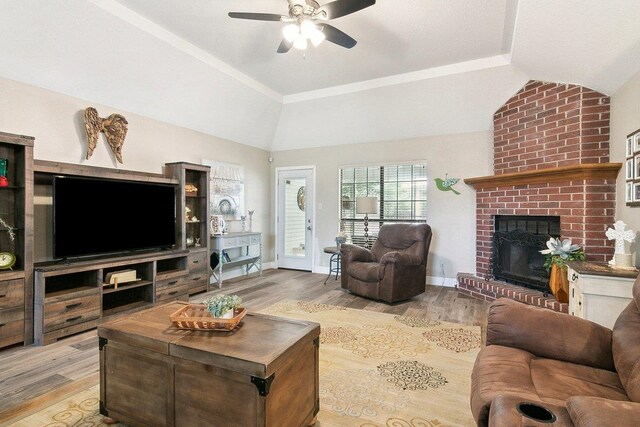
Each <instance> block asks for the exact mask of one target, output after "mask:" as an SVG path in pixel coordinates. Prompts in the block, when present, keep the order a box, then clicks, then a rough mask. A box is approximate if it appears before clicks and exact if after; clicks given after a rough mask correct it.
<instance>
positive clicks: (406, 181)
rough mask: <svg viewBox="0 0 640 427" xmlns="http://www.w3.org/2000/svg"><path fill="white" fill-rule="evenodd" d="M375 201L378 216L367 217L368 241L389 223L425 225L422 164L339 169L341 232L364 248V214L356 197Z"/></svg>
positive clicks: (425, 204)
mask: <svg viewBox="0 0 640 427" xmlns="http://www.w3.org/2000/svg"><path fill="white" fill-rule="evenodd" d="M360 196H370V197H377V198H378V213H377V214H369V232H368V233H369V240H370V241H371V240H374V239H375V237H376V236H377V235H378V230H379V229H380V226H381V225H382V224H384V223H392V222H410V223H414V222H427V165H426V164H424V163H416V164H400V165H379V166H359V167H344V168H341V169H340V200H339V204H340V230H341V231H346V232H347V234H348V235H349V237H350V238H351V241H352V242H353V243H354V244H357V245H363V244H364V242H365V238H364V214H357V213H356V197H360Z"/></svg>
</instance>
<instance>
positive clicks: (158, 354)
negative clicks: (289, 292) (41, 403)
mask: <svg viewBox="0 0 640 427" xmlns="http://www.w3.org/2000/svg"><path fill="white" fill-rule="evenodd" d="M183 306H184V303H180V302H173V303H170V304H166V305H163V306H159V307H156V308H153V309H150V310H145V311H142V312H139V313H136V314H133V315H130V316H128V317H126V318H121V319H119V320H115V321H113V322H110V323H105V324H102V325H100V326H99V327H98V337H99V346H100V413H101V414H103V415H105V416H108V417H111V418H113V419H115V420H118V421H122V422H124V423H126V424H128V425H146V426H165V427H174V426H202V425H211V426H261V427H264V426H291V427H298V426H308V425H312V424H313V423H314V422H315V417H316V414H317V412H318V410H319V406H320V401H319V392H318V390H319V389H318V367H319V359H318V347H319V336H320V325H319V324H318V323H314V322H307V321H300V320H292V319H285V318H281V317H274V316H267V315H262V314H254V313H248V314H247V315H246V316H245V318H244V319H243V320H242V322H241V323H240V324H239V326H238V327H237V328H236V329H235V330H234V331H231V332H227V331H224V332H218V331H190V330H183V329H177V328H176V327H175V326H173V325H172V323H171V321H170V320H169V316H170V315H171V314H172V313H174V312H175V311H177V310H178V309H180V308H181V307H183Z"/></svg>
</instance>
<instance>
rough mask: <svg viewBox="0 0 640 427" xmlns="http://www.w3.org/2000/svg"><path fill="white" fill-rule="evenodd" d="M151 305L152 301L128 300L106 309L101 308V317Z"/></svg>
mask: <svg viewBox="0 0 640 427" xmlns="http://www.w3.org/2000/svg"><path fill="white" fill-rule="evenodd" d="M151 306H153V303H152V302H148V301H134V302H130V303H128V304H122V305H117V306H114V307H112V308H109V309H106V310H105V309H103V310H102V317H109V316H113V315H115V314H118V313H124V312H128V311H133V310H136V309H141V308H145V307H151Z"/></svg>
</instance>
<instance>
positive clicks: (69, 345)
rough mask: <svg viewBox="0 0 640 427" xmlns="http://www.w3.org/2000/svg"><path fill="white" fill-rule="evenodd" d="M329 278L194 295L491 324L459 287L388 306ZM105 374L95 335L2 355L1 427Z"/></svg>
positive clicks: (248, 280) (240, 284)
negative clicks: (295, 302) (306, 303)
mask: <svg viewBox="0 0 640 427" xmlns="http://www.w3.org/2000/svg"><path fill="white" fill-rule="evenodd" d="M325 278H326V275H323V274H313V273H308V272H301V271H295V270H282V269H281V270H266V271H265V272H264V273H263V275H262V276H258V275H257V273H255V274H252V275H250V276H248V277H240V278H236V279H231V280H225V281H224V283H223V289H216V290H214V291H212V292H209V293H202V294H199V295H194V296H193V297H192V298H191V301H193V302H200V301H202V300H203V299H204V298H207V297H208V296H210V295H215V294H219V293H225V294H237V295H239V296H240V297H241V298H242V300H243V305H244V306H246V307H247V308H249V309H250V310H261V309H264V308H266V307H269V306H270V305H272V304H275V303H277V302H279V301H281V300H284V299H294V300H299V301H309V302H316V303H324V304H330V305H337V306H343V307H350V308H356V309H362V310H371V311H378V312H383V313H390V314H396V315H407V316H413V317H429V318H432V319H438V320H443V321H448V322H456V323H464V324H473V325H478V326H481V327H482V331H483V336H484V332H485V330H486V324H487V308H488V303H486V302H484V301H479V300H476V299H474V298H470V297H468V296H466V295H462V294H459V293H458V292H457V290H456V289H455V288H447V287H442V286H431V285H427V288H426V292H425V293H424V294H422V295H420V296H418V297H414V298H412V299H411V300H409V301H405V302H402V303H398V304H394V305H388V304H384V303H380V302H375V301H371V300H368V299H365V298H361V297H358V296H355V295H352V294H350V293H348V292H346V291H344V290H343V289H342V288H340V281H339V280H337V281H336V280H333V278H331V279H329V280H328V281H327V284H326V285H323V282H324V280H325ZM98 372H99V362H98V339H97V335H96V331H95V329H94V330H91V331H87V332H84V333H81V334H77V335H74V336H71V337H67V338H64V339H62V340H60V341H59V342H56V343H54V344H50V345H48V346H44V347H42V346H33V345H32V346H28V347H12V348H9V349H5V350H2V351H0V425H9V423H10V422H11V420H16V419H19V418H23V417H24V416H26V415H29V414H31V413H34V412H37V411H38V410H40V409H41V408H43V407H46V406H49V405H51V404H53V403H55V402H57V401H60V400H62V399H65V398H66V397H68V396H71V395H73V394H75V393H77V392H79V391H81V390H84V389H86V388H87V387H89V386H90V385H92V384H97V383H98V381H99V379H98Z"/></svg>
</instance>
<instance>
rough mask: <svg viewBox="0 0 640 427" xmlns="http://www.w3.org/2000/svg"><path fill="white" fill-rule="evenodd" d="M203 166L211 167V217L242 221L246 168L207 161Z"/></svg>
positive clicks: (204, 161) (203, 161) (204, 160)
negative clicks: (216, 216)
mask: <svg viewBox="0 0 640 427" xmlns="http://www.w3.org/2000/svg"><path fill="white" fill-rule="evenodd" d="M202 164H203V165H207V166H210V167H211V174H210V176H209V179H210V180H211V182H210V185H209V188H210V190H209V191H210V192H211V194H210V195H209V200H210V201H209V203H210V204H211V215H222V218H223V219H224V220H226V221H234V220H240V216H241V215H244V167H243V166H242V165H237V164H234V163H223V162H216V161H213V160H206V159H202Z"/></svg>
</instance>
